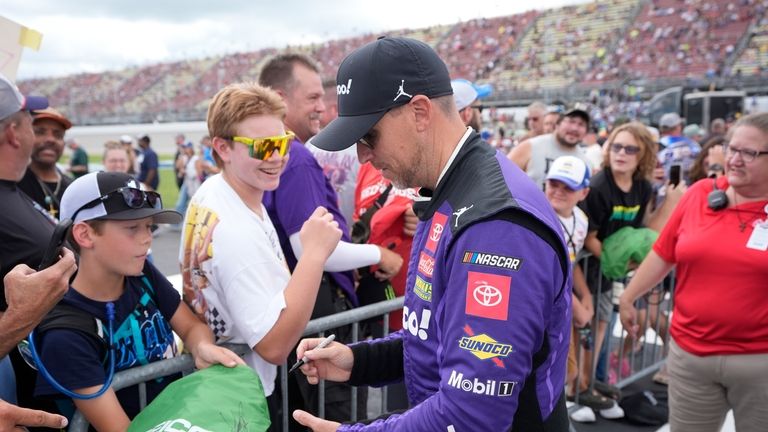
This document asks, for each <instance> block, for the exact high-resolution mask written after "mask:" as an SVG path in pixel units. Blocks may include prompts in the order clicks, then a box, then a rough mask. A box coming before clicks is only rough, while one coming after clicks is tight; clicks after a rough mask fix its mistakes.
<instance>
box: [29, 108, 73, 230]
mask: <svg viewBox="0 0 768 432" xmlns="http://www.w3.org/2000/svg"><path fill="white" fill-rule="evenodd" d="M32 117H33V120H32V128H33V130H34V131H35V145H34V147H33V148H32V160H31V161H30V163H29V166H28V167H27V171H26V173H24V178H22V179H21V181H20V182H19V188H20V189H21V190H22V191H24V193H26V194H27V195H29V197H30V198H32V199H33V200H34V201H35V202H36V203H38V204H40V206H41V207H43V208H44V209H45V210H46V211H48V213H49V214H50V215H51V217H53V218H57V217H58V214H59V202H61V197H62V195H64V190H66V189H67V186H69V184H70V183H72V179H71V178H69V177H68V176H66V175H64V173H62V172H61V170H59V168H58V167H57V166H56V163H57V162H58V161H59V158H61V154H62V153H63V152H64V133H65V132H66V131H67V129H69V128H71V127H72V122H70V121H69V119H67V118H66V117H65V116H64V115H63V114H61V113H60V112H58V111H56V110H55V109H53V108H46V109H44V110H40V111H34V112H32Z"/></svg>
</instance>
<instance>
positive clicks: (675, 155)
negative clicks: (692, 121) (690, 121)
mask: <svg viewBox="0 0 768 432" xmlns="http://www.w3.org/2000/svg"><path fill="white" fill-rule="evenodd" d="M659 128H661V139H660V140H659V145H660V146H661V150H659V154H658V157H659V162H660V163H661V166H662V168H664V180H666V179H668V178H669V170H670V169H671V168H672V165H680V178H681V179H683V181H685V184H690V179H689V177H688V172H689V171H690V170H691V165H693V160H694V159H695V158H696V156H697V155H698V154H699V152H700V151H701V146H700V145H699V144H698V143H697V142H695V141H693V140H692V139H690V138H688V137H686V136H685V135H683V119H681V118H680V116H679V115H677V114H676V113H666V114H664V115H663V116H661V119H660V120H659Z"/></svg>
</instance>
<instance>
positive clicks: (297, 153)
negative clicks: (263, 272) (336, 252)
mask: <svg viewBox="0 0 768 432" xmlns="http://www.w3.org/2000/svg"><path fill="white" fill-rule="evenodd" d="M290 155H291V156H290V158H289V159H288V164H287V165H286V166H285V171H284V172H283V174H282V175H281V176H280V186H278V188H277V189H276V190H274V191H267V192H265V193H264V198H263V203H264V207H266V208H267V212H268V213H269V218H270V219H271V220H272V224H274V226H275V230H276V231H277V236H278V237H279V238H280V246H281V247H282V248H283V252H284V253H285V260H286V261H287V262H288V267H289V268H290V269H291V271H293V269H294V268H296V255H294V253H293V249H292V248H291V242H290V241H289V240H288V239H289V237H290V236H292V235H293V234H295V233H297V232H299V231H300V230H301V227H302V225H304V222H306V220H307V219H309V217H310V216H311V215H312V213H313V212H314V211H315V209H316V208H317V207H318V206H323V207H325V208H326V209H328V211H329V212H331V213H332V214H333V218H334V219H336V222H338V223H339V229H341V232H342V236H341V240H342V241H346V242H349V241H350V238H349V234H348V232H349V230H348V229H347V223H346V220H345V219H344V216H343V215H342V214H341V211H339V200H338V197H337V196H336V191H334V190H333V187H331V185H330V183H328V179H327V178H326V177H325V174H323V169H322V168H320V165H319V164H318V163H317V160H315V158H314V156H312V153H310V152H309V150H307V148H306V147H304V144H303V143H302V142H301V141H299V140H298V139H295V140H293V142H291V148H290ZM328 274H329V275H330V276H331V277H332V278H333V280H334V281H335V282H336V283H337V284H338V285H339V287H341V289H343V290H344V293H345V294H346V295H347V297H348V298H349V299H350V301H352V303H353V304H355V305H357V297H356V296H355V285H354V279H353V276H352V272H351V271H345V272H335V273H330V272H329V273H328Z"/></svg>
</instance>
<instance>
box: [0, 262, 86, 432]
mask: <svg viewBox="0 0 768 432" xmlns="http://www.w3.org/2000/svg"><path fill="white" fill-rule="evenodd" d="M76 269H77V264H75V255H74V254H73V253H72V252H71V251H69V250H68V249H66V248H64V249H62V253H61V257H60V258H59V260H58V262H56V263H55V264H53V265H52V266H51V267H49V268H47V269H45V270H42V271H40V272H35V271H34V270H32V269H31V268H29V266H27V265H25V264H19V265H17V266H16V267H14V268H13V270H11V271H10V272H8V273H7V274H6V275H5V277H4V278H3V286H4V287H5V299H6V302H7V303H8V307H7V309H6V310H5V312H3V313H2V315H0V356H2V357H0V358H2V359H3V360H2V363H3V364H4V366H1V367H0V369H2V370H3V372H2V373H0V380H2V382H0V389H1V390H2V391H0V396H2V398H1V399H0V430H4V431H6V430H16V428H17V427H18V426H30V427H32V426H35V427H49V428H56V429H58V428H64V427H66V426H67V423H68V422H67V419H66V417H64V416H60V415H56V414H49V413H46V412H44V411H36V410H30V409H25V408H20V407H17V406H15V405H12V404H11V403H9V402H8V401H15V400H16V394H15V392H13V389H12V387H14V385H13V383H12V382H8V381H14V379H13V371H12V370H8V369H9V367H10V363H9V362H8V358H7V357H6V356H7V354H8V353H9V352H10V351H11V350H12V349H14V348H15V347H16V344H17V343H18V342H19V341H20V340H22V339H23V338H25V337H26V336H27V335H28V334H29V332H30V330H32V329H33V328H34V327H35V326H36V325H37V323H39V322H40V320H41V319H42V318H43V317H44V316H45V314H47V313H48V311H50V310H51V309H52V308H53V306H54V305H55V304H56V303H57V302H58V301H59V300H60V299H61V297H62V296H63V295H64V293H65V292H66V291H67V286H68V285H69V278H70V277H71V276H72V275H73V274H74V273H75V270H76ZM7 373H10V374H9V375H8V374H7ZM6 390H10V391H11V392H10V394H7V392H6Z"/></svg>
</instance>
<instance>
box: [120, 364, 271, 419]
mask: <svg viewBox="0 0 768 432" xmlns="http://www.w3.org/2000/svg"><path fill="white" fill-rule="evenodd" d="M269 424H270V421H269V409H268V408H267V398H266V397H265V396H264V389H263V387H262V386H261V380H260V379H259V376H258V375H257V374H256V372H255V371H254V370H253V369H251V368H249V367H248V366H242V365H241V366H237V367H234V368H228V367H225V366H222V365H213V366H211V367H209V368H206V369H203V370H201V371H198V372H195V373H193V374H191V375H187V376H185V377H184V378H182V379H180V380H177V381H175V382H173V383H171V384H170V385H169V386H168V387H166V388H165V390H163V391H162V393H160V395H158V396H157V397H156V398H155V400H153V401H152V403H150V404H149V405H147V407H146V408H144V410H142V411H141V413H139V415H138V416H136V418H135V419H133V421H132V422H131V425H130V427H129V428H128V432H170V431H174V432H182V431H186V432H213V431H215V432H226V431H233V432H234V431H237V432H261V431H265V430H267V428H269Z"/></svg>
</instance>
